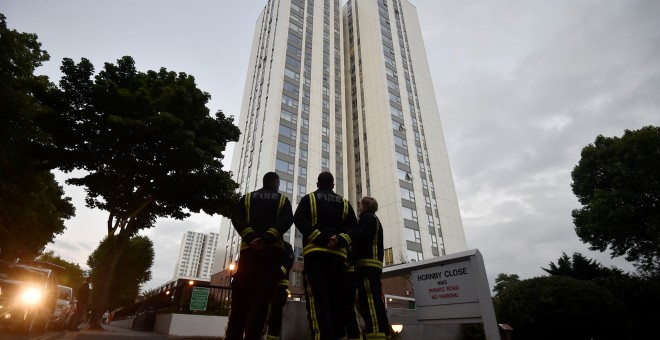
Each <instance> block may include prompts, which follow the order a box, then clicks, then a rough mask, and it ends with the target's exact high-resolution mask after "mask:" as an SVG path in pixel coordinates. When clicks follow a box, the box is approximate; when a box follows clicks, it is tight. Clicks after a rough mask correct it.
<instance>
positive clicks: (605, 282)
mask: <svg viewBox="0 0 660 340" xmlns="http://www.w3.org/2000/svg"><path fill="white" fill-rule="evenodd" d="M592 282H594V283H595V284H597V285H599V286H601V287H603V288H604V289H606V290H608V291H609V292H611V293H612V294H613V295H616V296H617V297H619V299H620V300H621V301H622V302H623V303H624V304H625V305H626V307H627V309H628V313H629V316H630V319H631V320H632V322H633V327H632V329H631V333H630V334H629V335H628V337H627V338H628V339H643V338H645V337H647V336H648V334H654V333H657V322H658V320H660V309H658V306H659V305H660V279H658V278H651V277H640V276H629V275H625V276H606V277H600V278H596V279H594V280H592Z"/></svg>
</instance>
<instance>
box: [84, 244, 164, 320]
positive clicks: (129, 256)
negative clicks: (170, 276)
mask: <svg viewBox="0 0 660 340" xmlns="http://www.w3.org/2000/svg"><path fill="white" fill-rule="evenodd" d="M115 239H116V237H115V236H114V235H110V236H107V237H106V238H105V239H103V241H101V243H100V244H99V246H98V247H97V248H96V250H94V252H93V253H92V254H91V255H90V256H89V259H88V260H87V265H88V266H89V267H90V268H91V271H90V278H91V282H92V287H94V288H96V287H101V280H103V279H104V276H103V273H104V272H105V270H106V268H105V266H106V265H107V263H108V262H109V261H108V260H109V258H110V256H112V251H113V247H114V242H115V241H116V240H115ZM153 263H154V246H153V242H151V240H150V239H149V238H148V237H146V236H135V237H133V238H131V240H130V241H129V243H128V246H127V247H126V249H125V250H124V253H123V254H122V256H121V257H120V258H119V262H118V263H117V268H119V269H120V274H119V275H114V276H113V277H112V279H111V285H110V299H109V300H108V303H107V309H110V310H114V309H115V308H118V307H122V306H126V305H130V304H132V303H133V302H135V299H136V298H137V296H138V293H139V292H140V287H141V285H142V284H144V283H146V282H147V281H149V280H150V279H151V266H152V265H153ZM95 298H98V291H97V290H96V289H93V290H92V299H95Z"/></svg>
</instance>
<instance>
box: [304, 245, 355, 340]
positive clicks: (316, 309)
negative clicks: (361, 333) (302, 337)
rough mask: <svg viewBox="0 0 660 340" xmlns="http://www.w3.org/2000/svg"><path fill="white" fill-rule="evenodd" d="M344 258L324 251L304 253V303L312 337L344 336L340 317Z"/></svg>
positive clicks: (330, 339) (331, 339)
mask: <svg viewBox="0 0 660 340" xmlns="http://www.w3.org/2000/svg"><path fill="white" fill-rule="evenodd" d="M344 260H345V259H344V258H343V257H341V256H339V255H335V254H331V253H325V252H312V253H311V254H308V255H305V269H304V270H303V275H304V280H303V283H304V284H305V297H306V299H305V305H306V307H307V319H308V321H309V329H310V335H311V339H312V340H337V339H340V338H344V337H345V334H346V332H345V331H344V323H343V321H342V316H341V301H342V298H343V296H342V278H343V276H344V270H345V269H344V268H345V264H344Z"/></svg>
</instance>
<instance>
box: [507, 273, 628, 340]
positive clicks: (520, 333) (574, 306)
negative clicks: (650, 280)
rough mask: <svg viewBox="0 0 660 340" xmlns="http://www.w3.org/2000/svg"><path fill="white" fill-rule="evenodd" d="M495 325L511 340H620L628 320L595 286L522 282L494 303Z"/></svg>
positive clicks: (562, 279) (557, 279)
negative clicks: (506, 331)
mask: <svg viewBox="0 0 660 340" xmlns="http://www.w3.org/2000/svg"><path fill="white" fill-rule="evenodd" d="M495 312H496V315H497V319H498V322H500V323H507V324H509V325H511V327H512V328H513V329H514V332H515V333H514V334H515V335H514V336H515V338H516V339H517V340H532V339H533V340H546V339H576V340H577V339H602V340H608V339H625V338H627V336H628V334H629V333H628V332H629V331H630V330H631V320H630V317H629V314H628V310H627V309H626V307H625V306H624V304H623V303H622V302H621V301H620V300H619V299H618V298H617V297H616V296H615V295H613V294H611V293H610V292H608V291H607V290H605V289H603V288H601V287H599V286H598V285H596V284H594V283H592V282H590V281H584V280H577V279H574V278H570V277H566V276H544V277H536V278H532V279H528V280H523V281H521V282H520V283H518V284H516V285H513V286H511V287H509V288H508V289H506V290H504V291H502V292H501V293H500V294H499V296H498V298H497V299H496V300H495Z"/></svg>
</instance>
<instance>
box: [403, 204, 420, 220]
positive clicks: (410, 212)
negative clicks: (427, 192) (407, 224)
mask: <svg viewBox="0 0 660 340" xmlns="http://www.w3.org/2000/svg"><path fill="white" fill-rule="evenodd" d="M401 215H403V218H404V219H406V220H409V221H413V222H417V211H415V210H414V209H410V208H406V207H401Z"/></svg>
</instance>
